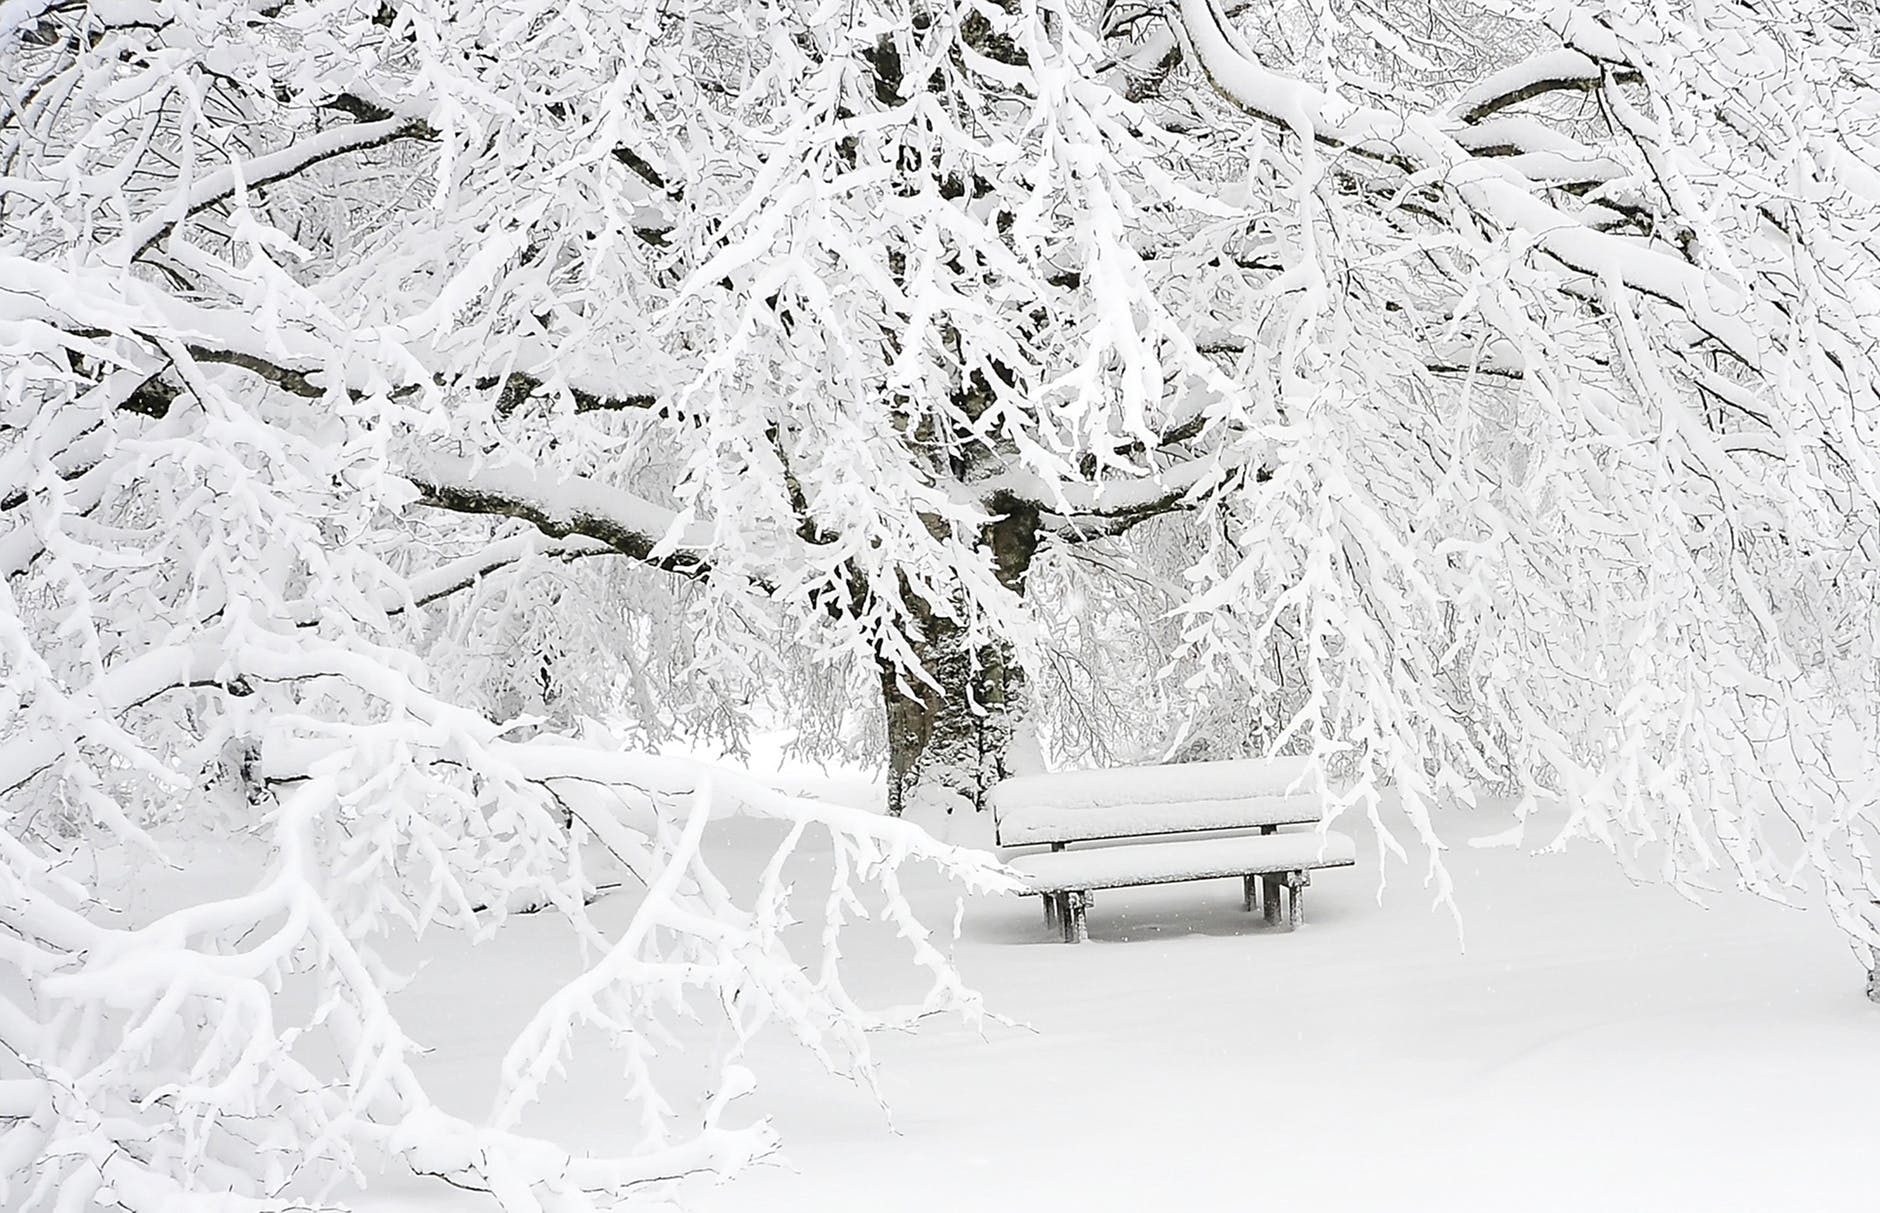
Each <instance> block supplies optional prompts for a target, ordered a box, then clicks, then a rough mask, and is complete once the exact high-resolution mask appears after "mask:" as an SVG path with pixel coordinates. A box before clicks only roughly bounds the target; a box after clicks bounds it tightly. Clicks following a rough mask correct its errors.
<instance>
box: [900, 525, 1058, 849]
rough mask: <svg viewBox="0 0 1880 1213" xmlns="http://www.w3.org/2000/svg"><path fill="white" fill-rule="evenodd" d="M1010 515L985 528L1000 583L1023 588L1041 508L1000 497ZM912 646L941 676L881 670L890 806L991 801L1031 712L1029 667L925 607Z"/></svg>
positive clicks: (978, 804) (999, 646) (1002, 646)
mask: <svg viewBox="0 0 1880 1213" xmlns="http://www.w3.org/2000/svg"><path fill="white" fill-rule="evenodd" d="M995 508H1003V509H1004V511H1005V512H1004V514H1003V515H1002V516H1001V517H1000V518H998V519H997V520H996V521H994V522H992V523H991V524H989V525H988V526H987V527H986V528H985V530H984V531H983V532H982V533H981V536H980V541H981V543H982V545H983V546H985V547H986V548H988V549H989V550H990V552H991V554H992V558H993V561H994V564H995V566H996V568H997V570H998V575H999V580H1000V582H1002V583H1003V584H1004V585H1005V586H1006V588H1007V589H1010V590H1012V591H1013V592H1015V593H1019V594H1023V593H1024V589H1025V573H1026V571H1027V570H1028V569H1029V568H1030V567H1031V559H1032V556H1033V554H1034V553H1035V552H1036V551H1037V548H1038V514H1037V511H1036V510H1035V509H1031V508H1029V507H1027V506H1025V505H1023V504H1022V503H1017V502H998V503H995ZM919 628H920V632H921V634H920V635H918V636H910V637H909V638H908V639H909V642H910V644H911V647H912V648H913V649H914V652H915V653H916V654H917V655H918V656H919V658H920V663H921V667H922V668H923V669H924V670H925V671H926V673H927V675H928V677H929V678H931V679H932V680H933V681H932V683H931V684H930V683H928V682H925V681H922V680H920V679H918V678H917V677H916V676H915V675H913V674H905V673H902V672H900V671H898V670H896V669H895V668H894V667H893V666H892V665H891V664H889V663H886V662H884V663H882V664H881V665H880V667H879V673H880V676H881V698H882V704H883V706H884V708H885V710H886V713H887V724H888V812H889V814H890V815H892V816H895V817H899V816H900V815H901V813H902V812H903V811H904V810H905V809H906V808H907V806H908V805H909V804H911V803H913V801H914V799H915V797H916V796H917V795H921V796H934V797H937V798H939V799H942V800H944V801H946V803H947V811H948V812H952V811H953V809H955V808H961V807H965V806H967V805H970V806H971V807H972V808H974V809H980V808H983V807H984V805H985V796H986V789H987V788H989V787H991V786H992V785H993V784H994V783H997V782H998V781H999V780H1000V779H1003V778H1004V777H1005V774H1006V750H1007V749H1008V748H1009V747H1010V745H1011V742H1012V734H1013V731H1014V729H1015V728H1016V726H1017V724H1018V720H1019V716H1020V714H1021V713H1022V712H1023V711H1024V702H1025V671H1024V669H1023V668H1022V667H1021V666H1020V665H1019V664H1018V663H1017V661H1016V660H1015V659H1014V654H1013V652H1012V647H1011V646H1010V645H1009V644H1007V643H1005V642H1004V641H994V642H992V643H981V644H977V645H975V644H972V643H969V642H968V640H967V638H966V635H965V633H964V632H963V631H962V629H961V628H960V627H959V625H958V624H956V623H955V622H954V621H952V620H951V619H947V618H945V617H943V616H940V615H937V614H935V613H933V612H931V611H922V612H921V613H920V619H919Z"/></svg>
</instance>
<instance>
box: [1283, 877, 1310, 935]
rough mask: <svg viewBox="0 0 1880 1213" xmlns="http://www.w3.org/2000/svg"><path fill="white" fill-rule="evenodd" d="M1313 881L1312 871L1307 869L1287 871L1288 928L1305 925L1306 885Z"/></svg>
mask: <svg viewBox="0 0 1880 1213" xmlns="http://www.w3.org/2000/svg"><path fill="white" fill-rule="evenodd" d="M1311 883H1312V873H1310V872H1306V871H1303V870H1302V871H1298V872H1288V873H1286V892H1287V897H1286V902H1287V906H1286V908H1287V911H1288V913H1287V916H1286V929H1287V930H1289V931H1290V930H1291V929H1292V928H1294V927H1298V926H1304V925H1305V921H1306V886H1307V885H1309V884H1311Z"/></svg>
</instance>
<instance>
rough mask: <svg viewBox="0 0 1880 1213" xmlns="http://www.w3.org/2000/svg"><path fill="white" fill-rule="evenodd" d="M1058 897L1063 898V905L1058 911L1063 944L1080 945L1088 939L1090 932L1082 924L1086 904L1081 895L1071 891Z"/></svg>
mask: <svg viewBox="0 0 1880 1213" xmlns="http://www.w3.org/2000/svg"><path fill="white" fill-rule="evenodd" d="M1059 896H1061V897H1063V898H1064V904H1063V905H1062V906H1061V907H1059V909H1058V915H1059V917H1060V918H1061V919H1062V921H1063V923H1064V942H1065V943H1082V942H1084V940H1086V939H1089V938H1090V931H1089V929H1088V927H1086V925H1085V923H1084V910H1085V908H1086V903H1085V901H1084V895H1083V893H1081V892H1079V891H1077V890H1072V891H1071V892H1069V893H1062V894H1059Z"/></svg>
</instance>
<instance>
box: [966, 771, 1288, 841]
mask: <svg viewBox="0 0 1880 1213" xmlns="http://www.w3.org/2000/svg"><path fill="white" fill-rule="evenodd" d="M1000 786H1001V787H1003V786H1004V785H1003V784H1001V785H1000ZM1322 812H1323V802H1322V801H1321V800H1320V798H1319V797H1317V796H1239V797H1235V798H1233V799H1217V800H1189V801H1148V802H1143V803H1139V804H1130V803H1125V804H1115V803H1112V804H1109V805H1106V806H1104V807H1101V808H1083V807H1078V808H1063V807H1057V806H1032V807H1025V808H1019V807H1011V808H1006V809H1004V810H1002V811H1001V812H1000V813H999V817H998V835H999V845H1000V846H1002V847H1024V846H1036V845H1039V844H1042V843H1047V842H1077V841H1080V840H1083V839H1095V838H1129V837H1133V836H1136V835H1153V834H1188V833H1193V832H1195V831H1197V830H1243V829H1248V828H1250V827H1253V826H1268V825H1273V826H1283V825H1311V824H1314V823H1316V822H1317V821H1318V820H1319V817H1320V814H1321V813H1322Z"/></svg>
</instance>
